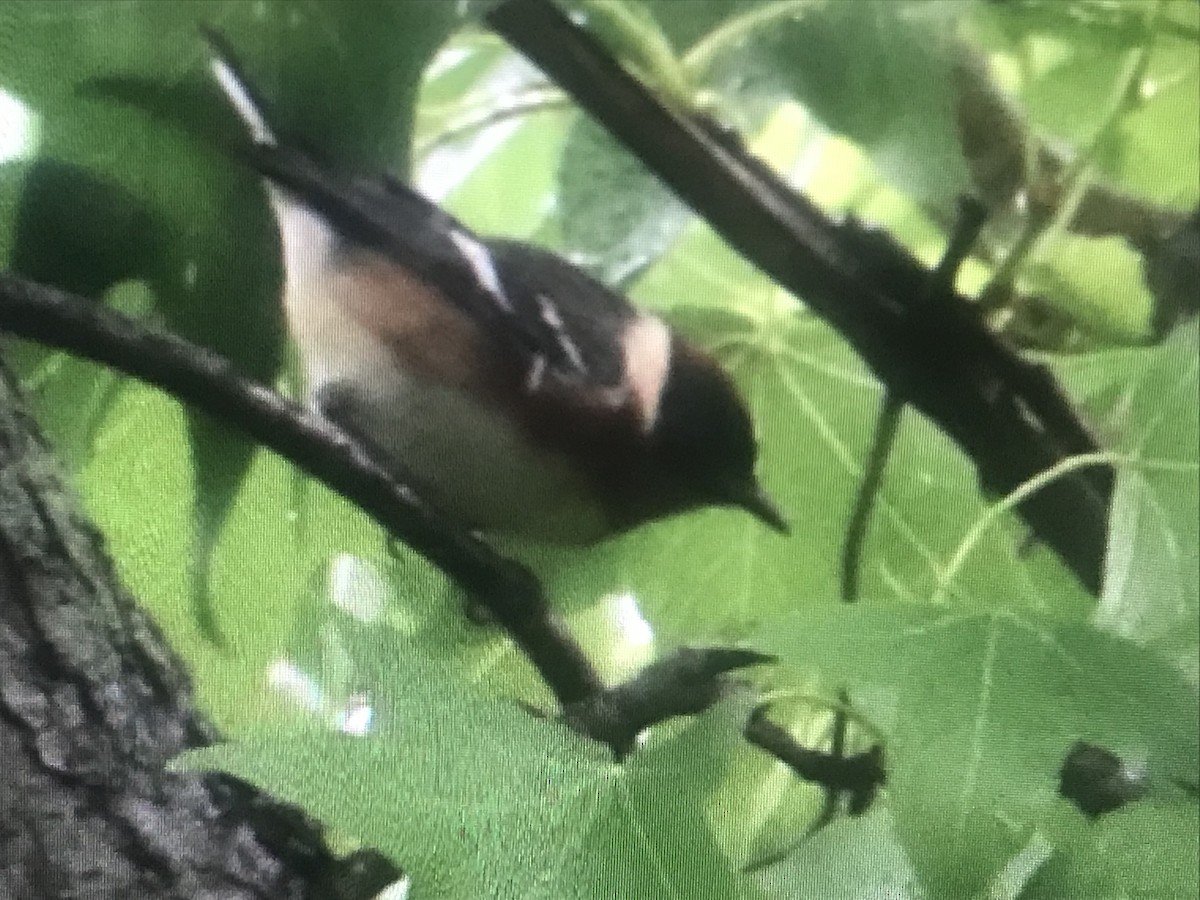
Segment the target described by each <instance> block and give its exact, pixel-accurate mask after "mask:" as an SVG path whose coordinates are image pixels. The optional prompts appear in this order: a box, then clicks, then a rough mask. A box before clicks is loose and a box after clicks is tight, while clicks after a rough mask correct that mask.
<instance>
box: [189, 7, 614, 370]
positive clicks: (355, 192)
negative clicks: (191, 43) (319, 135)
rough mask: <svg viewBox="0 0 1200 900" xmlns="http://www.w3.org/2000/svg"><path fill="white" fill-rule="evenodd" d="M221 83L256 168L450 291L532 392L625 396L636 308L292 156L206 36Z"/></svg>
mask: <svg viewBox="0 0 1200 900" xmlns="http://www.w3.org/2000/svg"><path fill="white" fill-rule="evenodd" d="M203 34H204V37H205V38H206V40H207V41H208V44H209V46H210V48H211V51H212V72H213V75H214V77H215V79H216V82H217V84H218V85H219V86H220V87H221V89H222V91H223V92H224V93H225V95H226V97H227V98H228V99H229V101H230V104H231V105H232V106H233V108H234V110H235V111H236V112H237V113H238V115H239V117H240V118H241V119H242V120H243V122H244V123H245V124H246V127H247V130H248V131H249V133H250V137H251V138H252V141H253V147H252V148H251V150H250V153H249V159H250V162H251V164H252V165H253V166H254V167H255V168H256V169H257V170H258V171H259V172H260V173H261V174H262V175H263V176H265V177H266V178H267V179H268V180H269V181H270V182H272V183H273V184H275V185H277V186H278V187H279V188H281V189H282V190H284V191H285V192H286V193H287V194H288V195H289V196H290V197H291V198H292V199H294V200H296V201H298V202H300V203H302V204H303V205H304V206H306V207H308V208H310V209H312V210H313V211H314V212H315V213H317V214H318V215H319V216H321V218H323V219H324V220H325V221H326V222H328V223H329V225H330V226H331V228H332V230H333V231H334V232H335V233H337V234H338V235H340V236H342V237H344V238H345V239H346V241H347V243H348V244H350V245H357V246H362V247H364V248H366V249H370V250H374V251H375V252H378V253H380V254H381V255H383V256H385V257H387V258H389V259H391V260H393V261H395V262H396V263H397V264H398V265H400V266H402V267H403V268H404V269H406V270H408V271H410V272H412V273H413V274H415V275H417V276H418V277H420V278H421V279H422V280H424V281H426V282H427V283H428V284H430V285H431V286H434V287H436V288H437V289H438V290H439V291H441V292H442V293H443V294H444V295H445V296H446V298H447V299H448V300H449V301H450V302H452V303H454V304H455V305H456V306H457V307H458V308H459V309H460V310H461V311H462V312H463V313H464V314H465V315H467V316H468V317H470V318H471V319H472V320H473V321H475V322H477V323H478V324H479V325H480V327H481V328H482V330H483V331H484V333H485V334H487V335H488V336H489V339H495V340H497V341H500V342H502V343H504V344H506V345H508V346H509V347H510V348H511V349H512V350H513V351H515V352H516V353H517V354H519V356H520V358H521V359H522V361H523V362H524V364H525V365H526V367H527V371H528V373H529V380H530V383H531V387H532V386H536V385H540V384H542V383H546V382H557V383H566V384H569V385H577V386H580V387H586V388H595V389H597V390H603V389H608V388H617V387H619V386H620V385H621V381H622V377H623V372H624V356H623V350H622V347H621V345H620V342H619V338H620V335H621V327H620V326H621V325H622V324H624V323H626V322H628V321H632V320H633V319H634V318H635V316H636V313H635V311H634V310H633V308H632V307H631V306H630V305H629V304H628V302H627V301H626V300H625V299H624V298H622V297H620V296H619V295H617V294H615V293H614V292H612V291H610V290H608V289H607V288H606V287H604V286H603V285H601V284H600V283H599V282H597V281H595V280H594V279H592V278H591V277H589V276H588V275H586V274H585V273H583V272H581V271H580V270H578V269H576V268H575V267H574V266H572V265H570V264H569V263H567V262H566V261H564V260H562V259H559V258H558V257H556V256H554V255H553V254H551V253H548V252H546V251H542V250H537V249H536V248H532V247H528V246H524V245H521V244H517V243H515V242H510V241H500V240H497V241H490V242H488V241H484V240H482V239H480V238H479V237H478V236H476V235H475V234H474V233H473V232H472V231H471V230H470V229H469V228H467V227H466V226H464V225H463V224H462V223H461V222H459V221H458V220H457V219H455V218H454V217H453V216H451V215H450V214H449V213H447V212H445V211H444V210H443V209H441V208H440V207H438V206H437V205H436V204H434V203H432V202H430V201H429V200H427V199H426V198H424V197H422V196H421V195H420V194H419V193H417V192H416V191H414V190H412V189H411V188H409V187H407V186H405V185H403V184H401V183H400V182H398V181H396V180H395V179H393V178H390V177H387V176H383V177H371V178H368V177H360V176H344V175H340V174H338V173H335V172H333V171H331V170H329V169H327V168H326V167H324V166H322V165H321V164H319V163H318V162H317V161H316V160H314V159H313V158H312V157H310V156H309V155H307V154H305V153H302V152H299V151H297V150H294V149H289V148H288V147H285V146H283V145H282V144H281V143H280V142H279V140H278V138H277V136H276V131H275V129H274V127H273V126H272V125H271V124H270V121H269V118H268V115H267V113H266V112H265V111H264V105H263V103H262V102H261V101H260V100H259V99H258V97H257V95H256V94H255V92H254V90H253V89H252V87H251V86H250V85H249V83H248V82H247V80H246V78H245V77H244V76H243V74H242V71H241V68H240V67H239V66H238V64H237V62H236V61H235V59H234V56H233V54H232V52H231V50H230V48H229V45H228V43H227V42H226V41H225V40H224V38H223V37H222V36H221V35H220V34H218V33H216V32H213V31H211V30H209V29H205V30H204V31H203Z"/></svg>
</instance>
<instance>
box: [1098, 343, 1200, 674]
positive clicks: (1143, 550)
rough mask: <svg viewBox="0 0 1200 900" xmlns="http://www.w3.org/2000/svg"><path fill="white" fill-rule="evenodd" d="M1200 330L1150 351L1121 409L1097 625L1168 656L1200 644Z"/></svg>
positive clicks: (1129, 385) (1130, 384) (1133, 379)
mask: <svg viewBox="0 0 1200 900" xmlns="http://www.w3.org/2000/svg"><path fill="white" fill-rule="evenodd" d="M1197 338H1198V331H1197V328H1196V326H1195V325H1194V324H1193V325H1192V326H1189V327H1187V328H1183V329H1180V330H1179V331H1177V332H1176V333H1175V334H1174V335H1173V337H1172V338H1171V340H1170V341H1168V342H1167V343H1166V344H1165V345H1164V346H1163V347H1162V348H1161V349H1158V350H1155V351H1151V352H1147V353H1144V354H1143V356H1145V357H1147V358H1146V365H1145V369H1144V371H1143V372H1142V373H1141V374H1140V377H1135V378H1132V379H1130V381H1129V382H1128V384H1127V387H1126V388H1125V393H1124V397H1123V398H1122V399H1123V403H1122V407H1123V410H1124V414H1125V416H1126V417H1127V420H1128V424H1127V427H1126V429H1125V431H1124V434H1122V435H1121V437H1120V439H1119V446H1120V448H1121V449H1122V450H1123V451H1124V452H1125V453H1127V454H1128V456H1129V458H1130V460H1131V464H1130V465H1128V466H1124V467H1122V468H1121V469H1119V471H1118V475H1117V486H1116V493H1115V495H1114V497H1113V506H1112V514H1111V526H1110V531H1109V539H1108V551H1107V555H1106V560H1105V572H1104V586H1103V589H1102V592H1101V596H1100V606H1099V608H1098V609H1097V610H1096V615H1095V622H1096V623H1097V625H1099V626H1100V627H1102V628H1105V629H1106V630H1109V631H1111V632H1113V633H1114V634H1120V635H1124V636H1126V637H1130V638H1133V639H1135V640H1139V641H1146V642H1150V643H1152V644H1155V645H1156V646H1159V647H1162V648H1164V649H1167V650H1174V651H1179V650H1190V651H1192V652H1193V653H1194V652H1195V648H1196V646H1197V644H1200V421H1198V420H1200V405H1198V404H1197V403H1196V396H1197V392H1198V391H1200V383H1198V374H1197V368H1198V365H1200V363H1198V358H1200V350H1198V339H1197Z"/></svg>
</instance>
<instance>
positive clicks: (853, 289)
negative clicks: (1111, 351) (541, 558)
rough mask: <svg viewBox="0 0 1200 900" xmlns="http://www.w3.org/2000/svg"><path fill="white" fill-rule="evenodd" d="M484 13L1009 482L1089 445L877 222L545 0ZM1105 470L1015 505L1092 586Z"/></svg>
mask: <svg viewBox="0 0 1200 900" xmlns="http://www.w3.org/2000/svg"><path fill="white" fill-rule="evenodd" d="M487 20H488V23H489V24H490V25H491V27H492V28H494V29H495V30H496V31H497V32H499V33H500V34H501V36H503V37H504V38H505V39H506V40H507V41H508V42H509V43H510V44H512V45H513V47H515V48H516V49H517V50H519V51H520V52H521V53H523V54H524V55H525V56H527V57H529V59H530V60H532V61H533V62H534V63H535V64H536V65H538V66H540V67H541V68H542V70H543V71H545V72H546V74H547V75H548V76H549V77H550V78H551V79H553V80H554V81H555V82H556V83H557V84H558V85H559V86H560V87H562V88H563V90H565V91H566V92H567V93H568V94H570V95H571V96H572V97H573V98H574V99H575V100H576V101H577V102H578V103H579V104H580V105H581V106H582V107H583V108H584V109H586V110H587V111H588V112H589V113H590V114H591V115H593V116H594V117H595V118H596V119H597V120H598V121H599V122H600V123H601V124H602V125H604V126H605V127H606V128H607V129H608V130H609V131H611V132H612V133H613V135H614V136H615V137H616V138H617V139H618V140H620V141H621V142H623V143H624V144H625V145H626V146H627V147H628V148H629V150H630V151H631V152H633V153H634V154H635V155H636V156H637V157H638V158H639V159H641V160H642V162H643V163H645V164H646V165H647V167H649V168H650V169H651V171H653V172H654V173H655V174H656V175H657V176H658V177H659V178H660V179H662V181H663V182H664V183H665V184H667V185H668V186H669V187H670V188H672V190H674V191H675V192H676V193H677V194H678V195H679V196H680V197H681V198H682V199H683V200H684V201H685V202H686V203H688V204H689V205H690V206H692V208H693V209H695V210H696V211H697V212H698V213H699V214H700V215H702V216H703V217H704V218H705V219H706V220H707V221H708V222H709V224H711V225H712V226H713V228H715V229H716V230H717V231H718V232H719V233H720V234H722V235H723V236H724V237H725V239H726V240H728V241H729V243H730V244H731V245H732V246H733V247H734V248H735V249H737V250H738V251H739V252H740V253H742V254H743V255H744V256H745V257H746V258H747V259H749V260H751V261H752V262H754V263H755V264H756V265H758V266H759V267H760V268H761V269H762V270H763V271H764V272H766V273H767V274H768V275H770V276H771V277H772V278H774V279H775V280H776V281H778V282H779V283H780V284H781V285H783V286H784V287H785V288H787V289H788V290H790V291H792V292H793V293H794V294H796V295H797V296H798V297H801V298H803V300H804V301H805V303H806V304H807V305H808V306H809V307H810V308H811V309H812V310H813V311H814V312H816V313H817V314H819V315H820V316H822V317H823V318H824V319H825V320H826V321H827V322H829V323H830V324H831V325H832V326H833V327H834V328H836V329H837V330H838V331H839V332H840V333H841V334H842V335H843V337H845V339H846V340H847V341H849V342H850V343H851V344H852V345H853V346H854V347H855V349H856V350H857V351H858V352H859V354H860V355H861V356H862V357H863V359H864V360H865V361H866V362H867V364H868V365H869V366H870V367H871V368H872V369H873V370H874V372H875V374H876V375H877V376H878V377H879V379H880V380H881V381H882V382H883V383H884V384H885V385H886V386H887V387H888V388H889V389H890V390H891V391H893V392H894V393H895V394H896V395H897V396H898V397H899V398H900V399H902V400H903V401H904V402H906V403H909V404H912V405H913V406H915V407H917V408H918V409H920V410H921V411H922V412H923V413H924V414H925V415H926V416H928V417H929V418H931V419H932V420H933V421H934V422H936V423H937V424H938V425H939V426H940V427H941V428H942V429H943V430H944V431H945V432H946V433H947V434H948V435H950V436H951V437H952V438H953V439H954V440H955V441H956V442H957V443H958V444H959V446H960V447H961V448H962V449H963V450H964V451H965V452H966V453H967V454H968V455H969V456H970V457H971V458H972V459H973V461H974V463H975V466H976V470H977V472H978V476H979V481H980V484H981V486H982V487H983V489H984V490H987V491H990V492H995V493H1007V492H1008V491H1011V490H1012V489H1014V488H1016V487H1017V486H1018V485H1020V484H1022V483H1023V482H1025V481H1026V480H1028V479H1029V478H1031V477H1033V476H1034V475H1036V474H1037V473H1038V472H1041V471H1043V470H1045V469H1046V468H1048V467H1050V466H1052V465H1053V464H1054V463H1056V462H1059V461H1061V460H1062V459H1063V458H1064V457H1066V456H1069V455H1072V454H1077V453H1089V452H1094V451H1095V450H1097V449H1098V445H1097V443H1096V441H1095V438H1094V437H1093V436H1092V435H1091V433H1090V432H1089V431H1088V429H1087V428H1086V427H1085V425H1084V424H1083V422H1082V421H1081V420H1080V418H1079V415H1078V413H1077V412H1076V410H1075V408H1074V407H1073V406H1072V404H1071V403H1070V401H1069V400H1068V399H1067V398H1066V397H1065V396H1064V395H1063V393H1062V391H1061V388H1060V387H1059V385H1058V383H1057V382H1056V380H1055V379H1054V377H1053V376H1052V375H1051V374H1050V372H1049V371H1048V370H1046V369H1045V368H1044V367H1041V366H1038V365H1034V364H1031V363H1028V362H1026V361H1025V360H1023V359H1021V358H1020V357H1019V356H1018V355H1017V354H1016V353H1015V352H1014V351H1013V350H1012V349H1011V348H1010V347H1008V346H1006V345H1005V344H1004V343H1003V342H1002V341H1001V340H1000V339H999V338H998V337H997V336H995V335H994V334H992V333H991V332H990V331H988V329H987V328H986V326H985V325H984V323H983V321H982V319H981V317H980V316H979V315H978V314H977V312H976V310H975V309H974V308H973V307H972V306H971V305H970V304H969V303H968V301H967V300H966V299H965V298H963V297H961V296H959V295H958V294H956V293H955V292H954V291H953V290H952V289H950V288H948V287H943V288H941V289H939V290H934V291H932V292H931V291H930V290H929V272H928V270H927V269H925V267H924V266H922V265H921V264H920V263H919V262H918V261H917V260H916V259H915V258H913V257H912V255H911V254H909V253H908V251H907V250H905V249H904V248H903V247H901V246H900V245H899V244H897V243H896V242H895V241H894V240H892V239H891V238H890V237H888V236H887V235H886V234H883V233H882V232H879V231H876V230H871V229H867V228H864V227H862V226H861V225H859V224H858V223H856V222H854V221H848V222H845V223H835V222H833V221H832V220H831V219H830V218H829V217H828V216H826V215H825V214H824V213H823V212H821V210H819V209H818V208H817V207H816V206H815V205H814V204H813V203H811V202H810V201H809V200H807V199H806V198H805V197H803V196H800V195H798V194H796V193H795V192H794V191H792V190H791V188H790V187H789V186H788V185H786V184H785V183H784V182H783V181H782V180H781V179H780V178H779V177H778V176H777V175H776V174H775V173H774V172H772V171H770V170H769V169H768V168H767V167H766V166H764V165H763V164H762V163H761V162H760V161H759V160H757V159H755V158H754V157H753V156H751V155H750V154H749V153H748V152H746V150H745V149H744V147H743V146H742V145H741V143H740V141H739V140H738V139H737V137H736V136H734V135H731V134H729V133H728V132H725V131H723V130H721V129H720V128H719V127H717V126H716V125H714V124H713V123H711V122H708V121H706V120H704V119H701V118H699V117H697V116H692V115H689V114H684V113H681V112H679V111H677V110H672V109H669V108H668V107H666V106H664V105H663V104H662V103H661V102H660V101H659V100H657V99H656V98H655V97H654V96H653V95H651V94H650V93H649V91H648V90H647V89H646V88H645V87H644V86H643V85H642V84H640V83H639V82H638V81H637V80H636V79H634V78H633V77H632V76H630V75H629V74H628V73H627V72H625V70H624V69H622V68H621V66H620V65H619V64H618V63H617V62H616V60H615V59H614V58H613V56H612V55H611V54H610V53H609V52H608V51H607V50H606V49H605V48H604V47H603V46H601V45H600V44H599V43H598V42H597V41H596V39H595V38H593V37H592V36H591V35H589V34H588V33H587V32H586V31H584V30H583V29H582V28H580V27H579V26H577V25H575V24H574V23H573V22H572V21H571V20H570V19H568V18H567V17H566V16H565V15H564V14H563V13H562V12H561V11H559V10H558V9H557V8H556V7H555V6H554V5H553V4H552V3H550V2H548V0H507V2H504V3H502V4H500V5H499V6H498V7H496V8H495V9H493V10H492V11H491V12H490V13H489V15H488V17H487ZM1112 488H1113V476H1112V472H1111V470H1108V469H1102V470H1101V469H1097V470H1092V471H1089V472H1087V473H1080V474H1079V476H1078V477H1074V478H1071V479H1064V480H1062V481H1060V482H1057V483H1055V485H1054V486H1053V488H1051V489H1049V490H1046V491H1043V492H1040V493H1038V494H1037V495H1035V496H1032V497H1030V498H1028V499H1027V500H1026V501H1025V502H1024V503H1022V504H1021V506H1020V513H1021V515H1022V516H1023V517H1024V518H1025V520H1026V521H1027V522H1028V523H1029V525H1030V526H1031V527H1032V529H1033V531H1034V532H1035V534H1036V535H1037V536H1038V537H1039V538H1040V539H1041V540H1043V541H1045V542H1046V543H1047V544H1049V545H1050V546H1051V547H1053V548H1054V550H1055V551H1056V552H1057V553H1058V554H1059V556H1060V557H1061V558H1062V559H1063V560H1064V562H1066V564H1067V565H1068V566H1070V568H1071V569H1072V570H1073V571H1074V572H1075V574H1076V575H1077V576H1078V577H1079V579H1080V581H1081V582H1083V584H1084V585H1085V586H1087V587H1088V589H1090V590H1092V591H1098V590H1099V586H1100V577H1101V567H1102V563H1103V557H1104V547H1105V537H1106V526H1107V513H1108V504H1109V500H1110V498H1111V495H1112Z"/></svg>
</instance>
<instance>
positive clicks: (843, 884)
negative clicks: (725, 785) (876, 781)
mask: <svg viewBox="0 0 1200 900" xmlns="http://www.w3.org/2000/svg"><path fill="white" fill-rule="evenodd" d="M757 881H758V883H759V885H760V886H761V887H762V888H763V890H764V892H765V893H767V894H768V895H769V896H771V897H779V898H781V900H784V898H786V900H920V898H921V897H922V896H923V893H922V891H921V887H920V884H919V882H918V881H917V877H916V873H915V872H914V871H913V868H912V864H911V863H910V862H909V861H908V858H907V857H906V856H905V853H904V849H903V848H902V847H901V846H900V844H899V843H898V842H897V840H896V833H895V827H894V826H893V824H892V821H891V816H890V815H889V814H888V812H887V811H886V810H883V809H875V810H872V811H871V812H869V813H867V814H866V815H864V816H859V817H858V818H855V819H840V820H838V821H836V822H833V823H832V824H831V825H829V826H828V827H827V828H823V829H821V831H819V832H818V833H817V834H815V835H813V836H812V838H810V839H809V840H807V841H805V842H804V844H803V845H802V846H801V848H800V849H798V850H797V851H796V852H794V853H792V854H790V855H789V856H788V857H787V858H786V859H784V860H783V861H782V862H779V863H776V864H774V865H772V866H770V867H768V868H766V869H763V870H762V872H760V873H759V874H758V876H757Z"/></svg>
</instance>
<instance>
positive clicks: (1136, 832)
mask: <svg viewBox="0 0 1200 900" xmlns="http://www.w3.org/2000/svg"><path fill="white" fill-rule="evenodd" d="M1073 837H1074V840H1072V841H1071V842H1070V843H1068V844H1067V845H1065V846H1063V847H1061V848H1059V849H1058V850H1056V851H1055V853H1054V855H1053V856H1051V857H1050V859H1049V860H1047V861H1046V863H1044V864H1043V865H1042V867H1041V868H1039V869H1038V870H1037V872H1035V873H1034V875H1033V877H1032V878H1030V880H1029V882H1028V883H1027V884H1026V886H1025V890H1024V891H1022V893H1021V895H1020V900H1165V898H1167V897H1171V898H1176V897H1177V898H1180V900H1182V898H1185V897H1200V867H1197V865H1196V848H1197V846H1200V814H1198V810H1197V807H1196V805H1195V803H1161V802H1146V803H1135V804H1134V805H1132V806H1130V807H1127V808H1125V809H1121V810H1118V811H1116V812H1114V813H1110V814H1108V815H1106V816H1104V817H1103V818H1101V819H1099V820H1098V821H1096V822H1079V823H1077V828H1076V830H1075V833H1074V835H1073Z"/></svg>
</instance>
